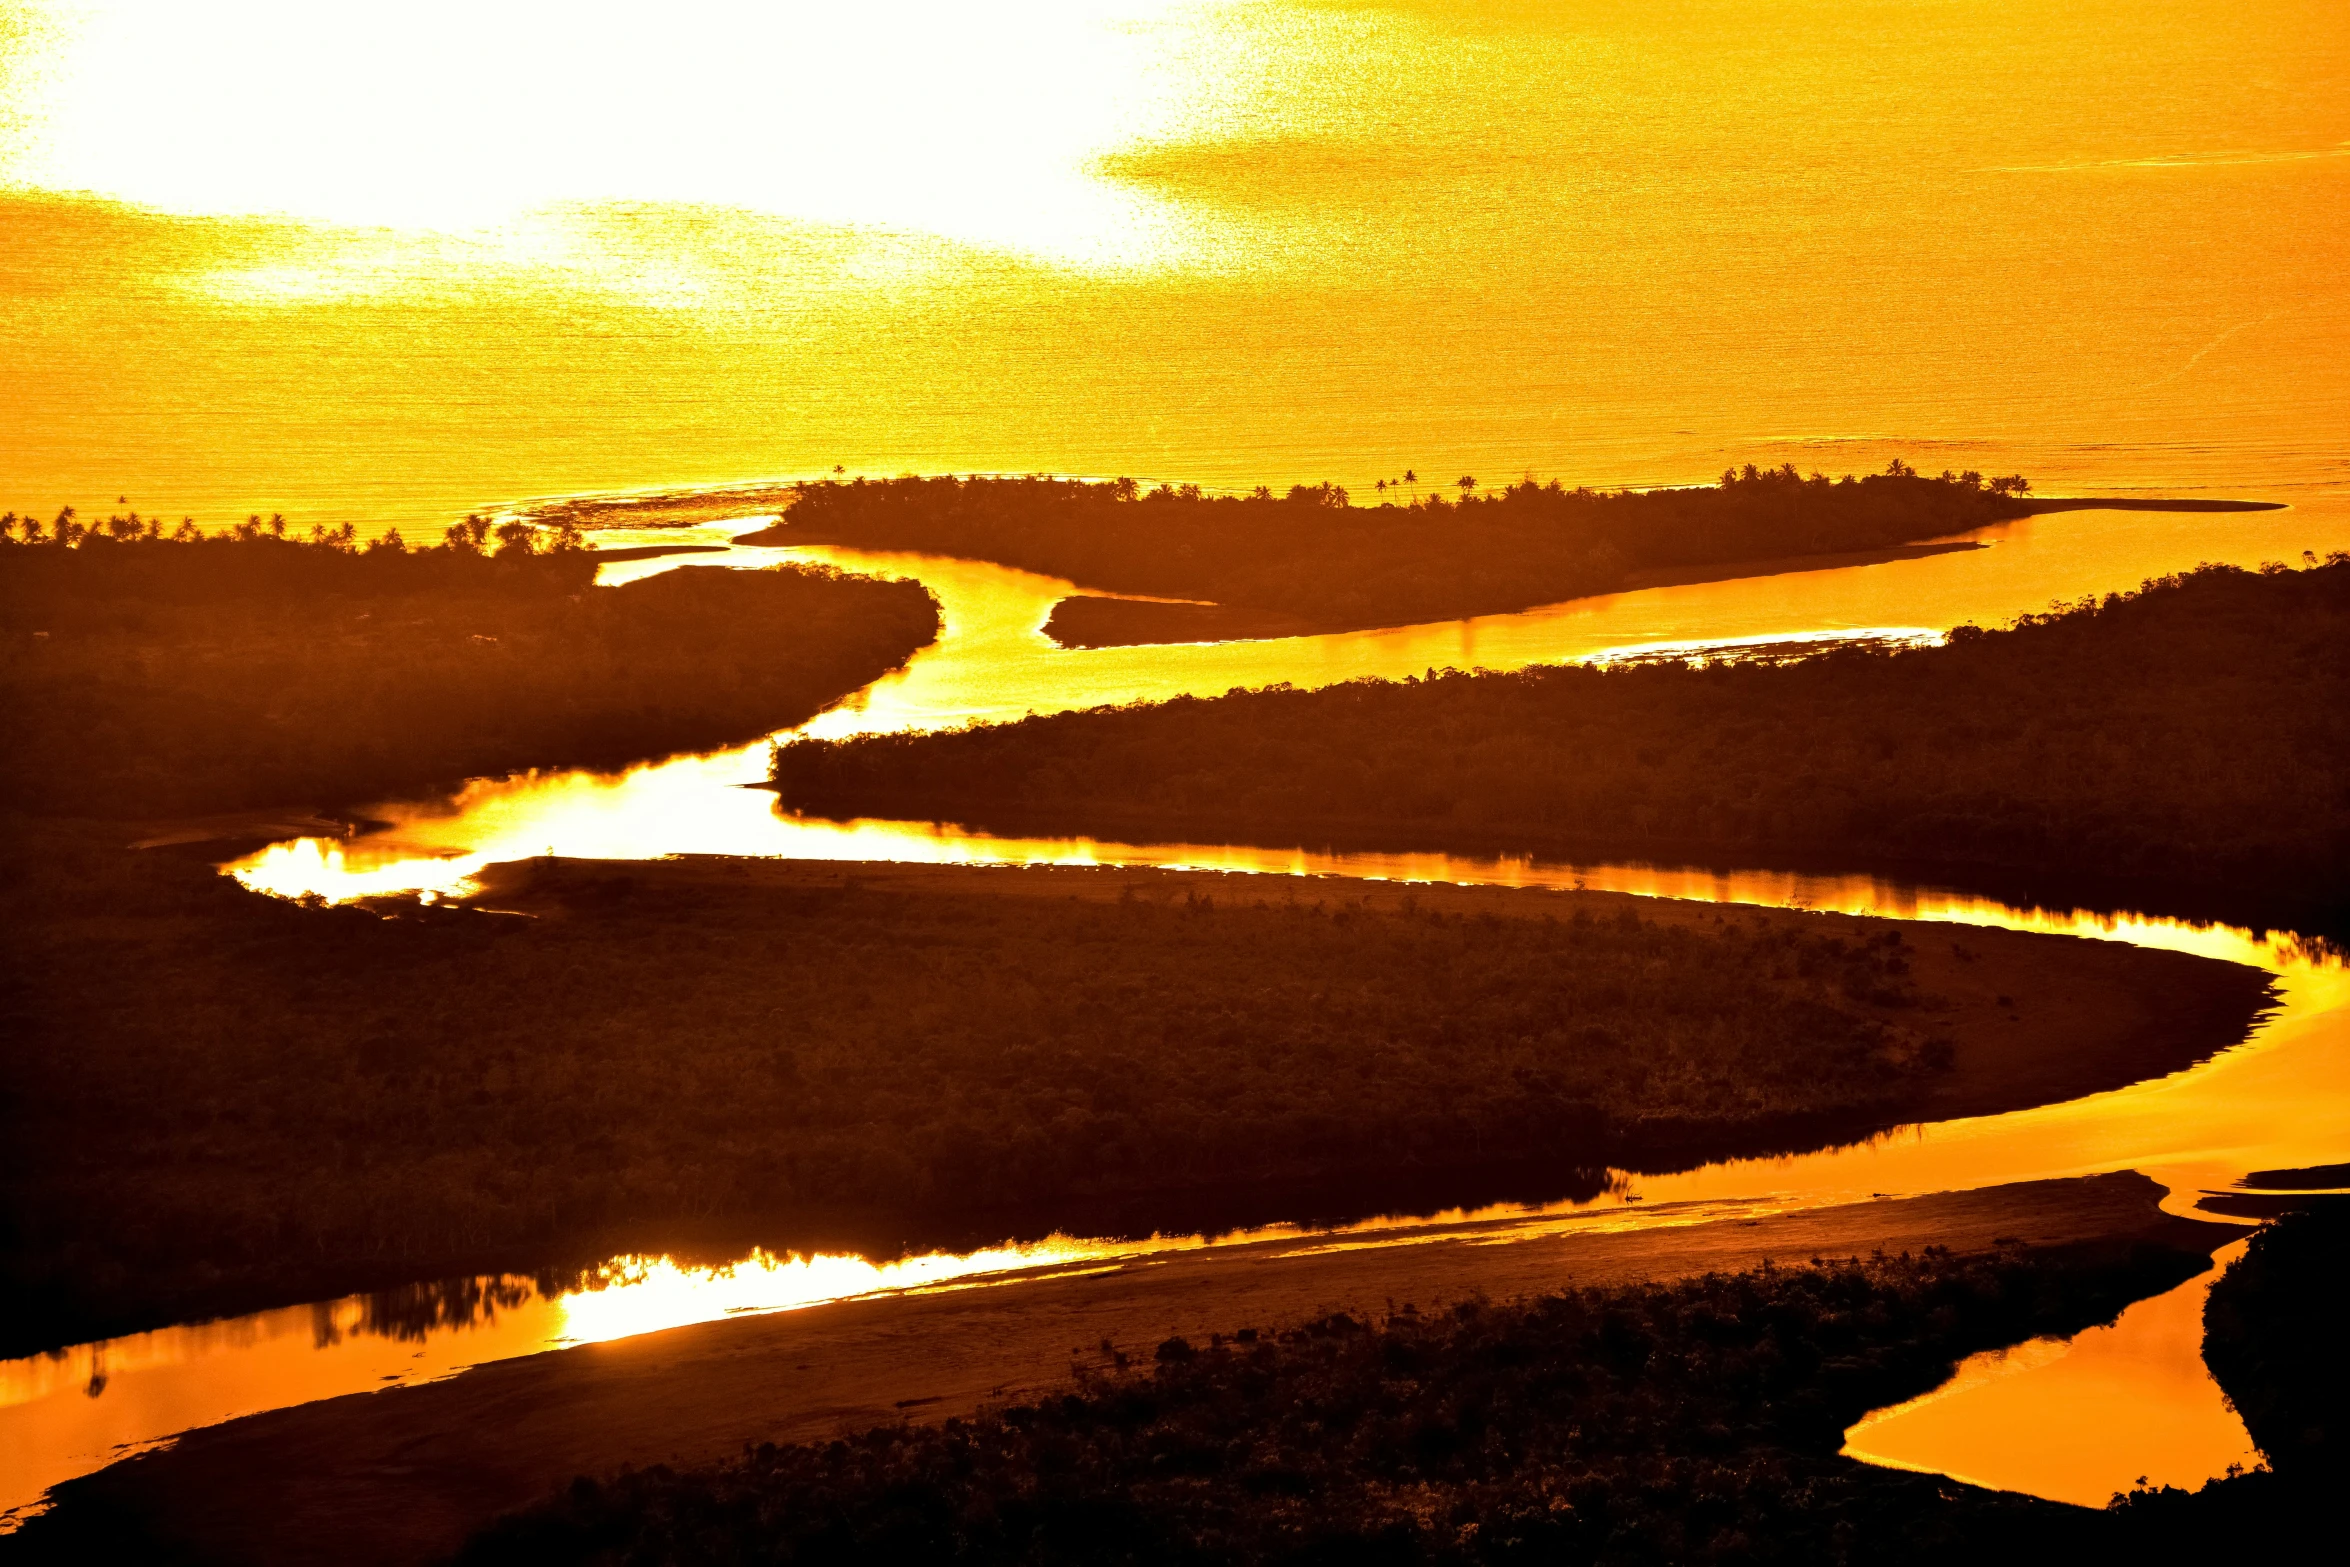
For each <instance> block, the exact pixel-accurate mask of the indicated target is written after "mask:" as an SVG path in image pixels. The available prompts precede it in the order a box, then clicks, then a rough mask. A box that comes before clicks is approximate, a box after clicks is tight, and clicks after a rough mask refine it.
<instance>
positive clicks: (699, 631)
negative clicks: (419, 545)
mask: <svg viewBox="0 0 2350 1567" xmlns="http://www.w3.org/2000/svg"><path fill="white" fill-rule="evenodd" d="M0 524H4V526H0V540H4V541H5V542H4V543H0V645H5V647H6V648H7V657H6V660H5V661H4V662H0V710H4V711H5V713H6V715H7V716H6V720H5V723H6V744H5V746H4V747H0V809H13V810H20V811H31V812H37V813H41V814H45V815H79V816H99V817H117V818H119V817H133V816H135V817H157V816H168V815H186V814H201V813H210V812H220V811H230V810H236V809H243V808H258V807H282V806H287V805H298V804H308V805H314V806H316V805H351V804H361V803H365V802H366V801H368V800H370V799H372V798H380V797H381V796H383V795H384V794H385V793H387V792H389V791H393V790H397V789H406V788H417V787H424V786H428V785H435V784H443V783H449V782H454V781H456V780H458V779H462V778H465V777H468V776H475V775H481V774H497V773H504V772H508V771H512V770H515V769H518V768H525V767H534V766H555V765H583V766H596V765H618V764H621V763H625V762H630V761H636V760H641V759H643V758H647V757H652V756H658V755H661V754H663V753H665V752H670V751H677V750H685V749H691V748H695V747H703V746H714V745H720V744H725V743H729V742H737V741H742V740H746V739H750V738H753V737H755V736H757V735H759V734H762V733H765V732H767V731H770V730H773V729H777V728H781V727H783V726H785V725H787V724H791V723H796V722H799V721H801V720H803V719H805V718H808V717H809V716H811V715H813V714H814V713H816V712H818V711H819V710H821V709H822V708H823V707H825V706H826V705H827V704H829V703H831V702H833V701H835V700H837V699H838V698H840V697H841V696H842V695H844V694H846V693H847V692H850V691H853V690H855V689H856V688H858V687H859V686H862V685H865V684H866V683H868V682H870V681H871V680H873V679H874V678H876V677H877V676H879V675H881V674H882V673H884V672H885V671H887V670H888V669H890V668H891V667H892V666H894V665H896V664H898V663H901V662H903V661H904V659H905V658H906V657H907V656H908V655H909V654H911V653H912V652H913V651H914V650H915V649H917V648H919V647H921V646H922V645H923V644H924V643H926V642H928V641H929V640H931V638H933V637H934V636H936V635H937V630H938V618H937V607H936V605H935V603H934V602H933V601H932V600H931V599H930V597H929V595H928V593H927V592H926V591H925V590H924V589H923V588H921V587H920V586H919V585H917V584H914V583H910V582H877V581H872V580H869V579H862V578H850V577H842V576H839V575H837V574H832V573H826V572H821V571H765V572H733V571H713V570H686V571H676V572H671V573H668V574H666V575H663V576H659V577H654V578H650V579H647V580H644V581H640V582H636V583H632V584H630V585H628V586H626V587H621V588H598V587H593V586H591V585H590V584H591V581H592V579H593V578H594V575H595V570H596V560H595V557H594V556H593V555H592V554H590V553H589V552H587V551H585V550H583V549H581V548H579V547H578V535H577V532H576V530H568V529H566V530H557V531H555V532H553V533H551V534H550V533H546V532H542V531H539V530H534V529H532V528H530V527H529V526H527V525H525V524H521V523H509V524H507V525H505V526H504V527H502V528H499V529H497V530H495V531H494V532H493V530H492V529H491V528H490V527H489V525H488V524H487V523H486V522H484V521H482V520H481V519H478V518H476V519H469V520H468V521H467V522H465V523H459V524H457V525H456V526H454V527H452V528H451V529H450V530H449V538H448V540H447V541H446V542H444V543H442V544H440V545H438V546H435V547H432V548H429V549H413V550H412V549H408V548H406V547H404V546H403V545H401V543H400V542H399V540H398V538H397V536H396V535H394V536H391V537H390V538H389V539H388V540H379V541H377V542H376V543H373V544H370V545H368V546H366V547H364V548H362V547H360V546H359V545H358V543H357V542H356V540H355V539H354V538H353V537H352V534H351V530H350V529H349V528H348V527H347V526H346V527H345V528H344V529H343V530H341V531H340V532H337V533H332V534H329V533H326V532H324V531H323V530H314V536H313V537H312V538H311V539H308V540H296V539H292V538H287V537H283V536H281V534H280V532H279V531H278V530H275V529H271V528H265V527H263V526H262V525H261V524H259V523H258V522H257V521H256V522H252V523H248V524H246V525H245V526H244V527H242V528H240V529H239V530H237V532H236V533H234V534H232V535H229V536H222V537H200V536H198V535H197V534H196V533H195V530H194V529H193V528H191V527H187V526H185V525H183V526H182V528H181V529H180V530H179V533H178V534H177V536H166V535H164V534H163V532H162V530H161V528H160V526H158V525H157V524H155V523H153V522H142V521H141V519H139V518H138V517H137V516H136V515H135V514H134V515H132V516H129V517H122V518H114V519H109V522H108V523H107V524H104V525H101V526H100V527H98V528H97V529H95V530H87V531H85V530H83V529H82V528H81V525H80V524H78V523H77V522H75V521H74V520H73V518H72V517H71V516H70V514H68V515H65V516H62V517H60V518H59V519H58V521H57V523H56V524H55V525H54V526H51V525H45V524H42V523H39V522H34V521H24V522H20V521H19V520H18V519H17V518H16V517H15V516H14V515H13V514H11V515H9V516H8V517H6V518H5V519H0Z"/></svg>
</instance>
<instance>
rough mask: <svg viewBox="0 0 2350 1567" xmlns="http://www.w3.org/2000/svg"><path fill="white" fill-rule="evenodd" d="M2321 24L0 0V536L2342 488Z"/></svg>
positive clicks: (1837, 6)
mask: <svg viewBox="0 0 2350 1567" xmlns="http://www.w3.org/2000/svg"><path fill="white" fill-rule="evenodd" d="M2346 83H2350V12H2345V11H2344V9H2343V8H2342V7H2341V6H2340V5H2339V4H2337V3H2334V0H2128V3H2112V0H2084V3H2079V4H2073V5H2067V6H2061V7H2059V6H2049V5H2045V4H2039V3H2029V4H2027V3H2017V0H1941V3H1908V0H1903V3H1874V4H1873V3H1855V0H1841V3H1825V0H1691V3H1684V4H1676V5H1673V6H1658V5H1654V4H1645V3H1637V4H1636V3H1624V4H1614V3H1589V0H1584V3H1575V0H1563V3H1547V4H1539V5H1536V4H1507V3H1493V4H1477V3H1466V0H1449V3H1444V4H1434V3H1408V0H1407V3H1398V4H1338V3H1311V0H1266V3H1254V4H1233V5H1219V4H1148V3H1115V0H1065V3H1044V4H1031V5H1023V6H1018V7H971V6H965V5H952V4H936V5H931V4H913V3H906V0H894V3H893V0H879V3H874V4H867V5H861V6H856V7H840V6H823V7H819V6H813V5H807V6H800V5H776V6H768V5H761V6H756V7H753V6H725V5H693V4H683V5H677V6H669V7H662V8H659V9H658V10H657V11H646V10H644V9H642V8H627V9H622V8H614V7H599V6H593V5H587V6H579V7H570V8H564V9H563V10H561V11H560V12H559V13H558V12H554V11H550V10H547V9H545V8H541V7H520V6H499V5H485V4H478V3H469V4H464V5H454V4H434V3H420V4H408V5H402V6H399V7H396V8H395V7H380V6H338V7H324V8H322V7H309V6H301V7H297V6H291V5H283V4H270V3H262V0H219V3H214V4H208V5H205V6H202V7H166V6H151V5H142V4H130V3H107V0H101V3H97V4H86V5H85V4H72V5H68V4H63V3H59V4H49V3H38V0H36V3H24V0H13V3H12V0H0V506H8V507H15V508H17V509H20V510H21V509H24V508H27V507H31V508H34V509H38V510H41V511H44V512H46V511H50V510H54V508H55V507H56V506H57V505H59V504H61V503H64V502H67V501H71V502H74V503H76V504H78V505H81V506H82V507H84V508H85V509H89V508H93V507H95V508H111V507H112V506H114V504H115V502H116V497H117V496H127V497H128V498H129V501H130V502H131V504H134V505H138V506H141V507H143V508H145V509H147V510H149V511H162V512H164V513H166V514H169V515H172V516H177V515H179V514H181V513H184V512H193V513H195V514H196V515H197V516H198V517H199V519H201V520H214V521H218V520H226V519H229V518H232V517H235V516H241V515H243V514H244V513H245V512H248V511H252V510H256V509H259V510H264V511H266V510H272V509H282V510H284V511H285V512H287V513H288V514H289V515H291V516H293V517H294V518H295V519H296V520H297V521H298V522H304V523H306V522H309V521H328V522H332V521H336V520H339V519H343V518H353V519H357V520H359V521H361V522H362V523H377V522H384V521H401V522H408V523H411V524H414V523H417V522H421V521H425V520H429V519H433V518H442V517H445V516H446V515H448V514H450V513H452V512H455V511H458V510H462V509H464V508H466V507H468V506H473V505H479V504H483V503H487V502H495V501H501V500H509V499H516V498H521V497H529V496H542V495H549V494H557V493H568V492H573V491H581V490H611V489H626V488H637V487H647V486H670V485H679V484H689V483H715V482H723V481H733V480H743V479H750V478H756V477H762V476H771V475H792V474H802V473H808V472H813V471H819V470H829V469H830V468H831V467H832V466H833V465H834V464H835V463H839V464H842V465H845V466H846V467H847V468H848V469H850V470H851V471H864V472H873V473H884V472H896V471H901V470H906V469H923V470H936V469H944V468H952V469H957V470H969V469H988V470H1030V469H1042V470H1052V471H1059V472H1070V473H1093V474H1109V473H1117V472H1130V473H1137V474H1142V475H1146V476H1154V477H1173V478H1178V479H1191V480H1198V481H1201V482H1204V483H1208V484H1210V485H1247V484H1254V483H1256V482H1259V481H1270V482H1274V483H1286V482H1288V481H1290V480H1292V479H1307V480H1313V479H1319V478H1323V477H1329V478H1333V479H1336V480H1338V481H1340V482H1342V483H1345V484H1348V485H1350V486H1353V487H1354V488H1356V489H1357V490H1361V489H1364V488H1367V487H1369V486H1370V485H1371V484H1372V483H1373V482H1374V481H1375V480H1377V479H1379V478H1383V477H1395V476H1399V475H1400V474H1401V473H1402V472H1403V470H1404V469H1405V468H1406V467H1411V468H1415V469H1417V470H1418V471H1419V472H1420V473H1421V474H1423V475H1437V474H1440V475H1442V476H1443V477H1444V478H1446V479H1448V480H1449V479H1450V478H1451V477H1453V476H1455V475H1457V474H1459V473H1462V472H1469V473H1474V474H1476V475H1477V476H1479V477H1480V478H1481V479H1485V480H1487V481H1489V482H1490V481H1494V480H1502V479H1509V478H1514V477H1516V476H1518V475H1519V474H1520V473H1522V472H1526V471H1532V472H1535V473H1538V474H1542V475H1545V476H1548V475H1552V474H1557V475H1563V476H1565V477H1566V478H1567V479H1568V480H1569V481H1570V482H1576V481H1587V482H1592V483H1598V484H1608V483H1660V482H1675V481H1686V480H1691V479H1698V478H1703V477H1707V476H1709V475H1711V474H1713V473H1716V472H1718V471H1719V470H1720V469H1721V467H1722V466H1723V465H1724V464H1725V463H1727V462H1729V461H1732V460H1736V461H1741V462H1743V461H1746V460H1748V459H1753V460H1757V461H1779V460H1792V461H1794V462H1797V463H1798V464H1801V465H1803V466H1805V467H1807V468H1808V467H1811V466H1814V465H1816V466H1818V467H1821V468H1823V469H1826V470H1827V471H1830V472H1842V471H1844V470H1846V469H1853V468H1866V467H1870V466H1880V467H1881V466H1882V465H1883V462H1884V459H1885V457H1886V456H1887V455H1889V454H1891V453H1893V452H1896V451H1899V452H1905V453H1907V454H1909V455H1910V456H1911V457H1912V458H1913V459H1914V460H1916V461H1917V462H1918V463H1919V465H1920V466H1922V467H1925V468H1926V469H1927V470H1928V471H1934V470H1936V469H1939V468H1941V467H1943V466H1945V465H1949V466H1953V467H1958V468H1967V467H1973V468H1980V469H1984V470H1986V471H1991V472H2007V471H2010V470H2019V469H2020V470H2022V471H2025V472H2027V473H2029V474H2031V475H2032V476H2033V477H2034V478H2035V479H2036V480H2037V481H2038V483H2039V485H2040V487H2041V489H2043V490H2044V491H2056V492H2064V491H2078V490H2083V489H2089V488H2099V489H2103V488H2132V487H2149V488H2157V489H2162V490H2168V491H2176V492H2180V493H2214V494H2242V495H2253V496H2260V497H2264V498H2269V499H2276V500H2287V501H2294V502H2296V503H2298V504H2302V505H2305V506H2315V507H2316V508H2318V509H2328V508H2331V507H2333V506H2337V505H2339V504H2341V502H2340V499H2339V498H2340V497H2341V495H2342V494H2343V492H2344V491H2345V490H2346V489H2350V460H2346V454H2345V449H2344V439H2345V435H2346V434H2350V354H2346V353H2345V352H2344V350H2345V347H2350V223H2345V222H2344V221H2343V213H2344V212H2345V211H2350V199H2346V198H2350V88H2346V86H2345V84H2346Z"/></svg>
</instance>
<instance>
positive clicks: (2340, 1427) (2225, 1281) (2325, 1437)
mask: <svg viewBox="0 0 2350 1567" xmlns="http://www.w3.org/2000/svg"><path fill="white" fill-rule="evenodd" d="M2306 1201H2307V1203H2308V1204H2309V1205H2308V1206H2307V1207H2306V1208H2304V1209H2303V1210H2302V1211H2300V1212H2297V1213H2292V1214H2289V1215H2287V1216H2286V1217H2285V1218H2283V1219H2280V1220H2278V1221H2277V1222H2276V1223H2274V1224H2270V1225H2264V1226H2263V1227H2262V1228H2261V1230H2260V1232H2259V1233H2258V1234H2256V1235H2254V1236H2253V1237H2252V1244H2251V1245H2250V1246H2249V1247H2248V1248H2246V1250H2245V1253H2244V1255H2243V1256H2242V1257H2241V1258H2239V1259H2238V1260H2237V1262H2236V1265H2235V1266H2234V1267H2232V1268H2230V1269H2228V1271H2227V1272H2226V1273H2225V1274H2223V1275H2221V1276H2220V1280H2219V1282H2218V1283H2217V1284H2215V1285H2213V1286H2212V1289H2211V1296H2210V1298H2209V1300H2208V1301H2206V1302H2205V1304H2204V1308H2203V1358H2204V1361H2205V1363H2206V1364H2208V1365H2209V1366H2210V1367H2211V1374H2212V1376H2213V1377H2215V1378H2216V1379H2217V1380H2218V1382H2219V1385H2220V1386H2221V1387H2222V1388H2224V1389H2226V1390H2227V1395H2228V1398H2229V1401H2230V1402H2232V1403H2233V1404H2234V1405H2235V1406H2236V1412H2237V1413H2238V1414H2240V1415H2242V1416H2243V1417H2244V1429H2245V1430H2247V1431H2249V1432H2251V1433H2252V1440H2253V1441H2255V1442H2257V1443H2259V1444H2260V1450H2261V1452H2262V1453H2263V1454H2265V1455H2266V1456H2267V1458H2268V1461H2269V1464H2270V1465H2271V1466H2272V1467H2273V1468H2275V1469H2276V1470H2277V1472H2278V1473H2280V1474H2283V1475H2286V1476H2288V1477H2292V1478H2297V1479H2304V1480H2312V1481H2322V1482H2325V1483H2330V1484H2339V1483H2340V1482H2341V1481H2342V1479H2343V1478H2344V1477H2345V1468H2346V1466H2350V1341H2345V1339H2344V1337H2343V1323H2342V1302H2343V1301H2344V1300H2350V1199H2345V1198H2340V1197H2315V1198H2309V1199H2306Z"/></svg>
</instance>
